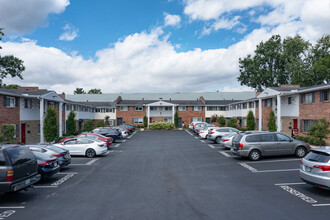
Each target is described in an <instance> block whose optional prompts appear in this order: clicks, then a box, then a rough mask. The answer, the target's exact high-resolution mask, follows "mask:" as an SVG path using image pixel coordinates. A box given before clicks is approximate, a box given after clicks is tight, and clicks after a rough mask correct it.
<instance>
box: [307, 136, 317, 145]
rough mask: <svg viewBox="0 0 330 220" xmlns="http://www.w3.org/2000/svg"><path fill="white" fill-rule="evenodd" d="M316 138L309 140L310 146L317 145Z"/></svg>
mask: <svg viewBox="0 0 330 220" xmlns="http://www.w3.org/2000/svg"><path fill="white" fill-rule="evenodd" d="M315 140H316V139H315V138H313V137H310V138H308V143H309V144H310V145H315Z"/></svg>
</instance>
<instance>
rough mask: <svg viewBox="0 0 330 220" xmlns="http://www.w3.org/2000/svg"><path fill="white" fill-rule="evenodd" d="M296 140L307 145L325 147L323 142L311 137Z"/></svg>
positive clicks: (301, 137)
mask: <svg viewBox="0 0 330 220" xmlns="http://www.w3.org/2000/svg"><path fill="white" fill-rule="evenodd" d="M296 139H297V140H300V141H304V142H306V143H309V144H310V145H315V146H325V140H323V139H318V138H313V137H305V136H297V137H296Z"/></svg>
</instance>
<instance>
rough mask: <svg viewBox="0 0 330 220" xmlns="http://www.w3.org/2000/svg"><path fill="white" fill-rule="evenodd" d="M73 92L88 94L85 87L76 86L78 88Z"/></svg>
mask: <svg viewBox="0 0 330 220" xmlns="http://www.w3.org/2000/svg"><path fill="white" fill-rule="evenodd" d="M73 94H86V92H85V90H84V89H83V88H76V90H74V91H73Z"/></svg>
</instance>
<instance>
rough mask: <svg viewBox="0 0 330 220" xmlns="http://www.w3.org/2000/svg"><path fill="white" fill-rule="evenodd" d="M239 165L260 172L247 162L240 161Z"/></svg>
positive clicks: (253, 171)
mask: <svg viewBox="0 0 330 220" xmlns="http://www.w3.org/2000/svg"><path fill="white" fill-rule="evenodd" d="M239 165H241V166H242V167H245V168H246V169H248V170H250V171H251V172H252V173H256V172H258V170H257V169H256V168H253V167H251V166H249V165H247V164H246V163H239Z"/></svg>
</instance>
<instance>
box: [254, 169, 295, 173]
mask: <svg viewBox="0 0 330 220" xmlns="http://www.w3.org/2000/svg"><path fill="white" fill-rule="evenodd" d="M297 170H299V169H283V170H258V173H273V172H274V173H275V172H289V171H297Z"/></svg>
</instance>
